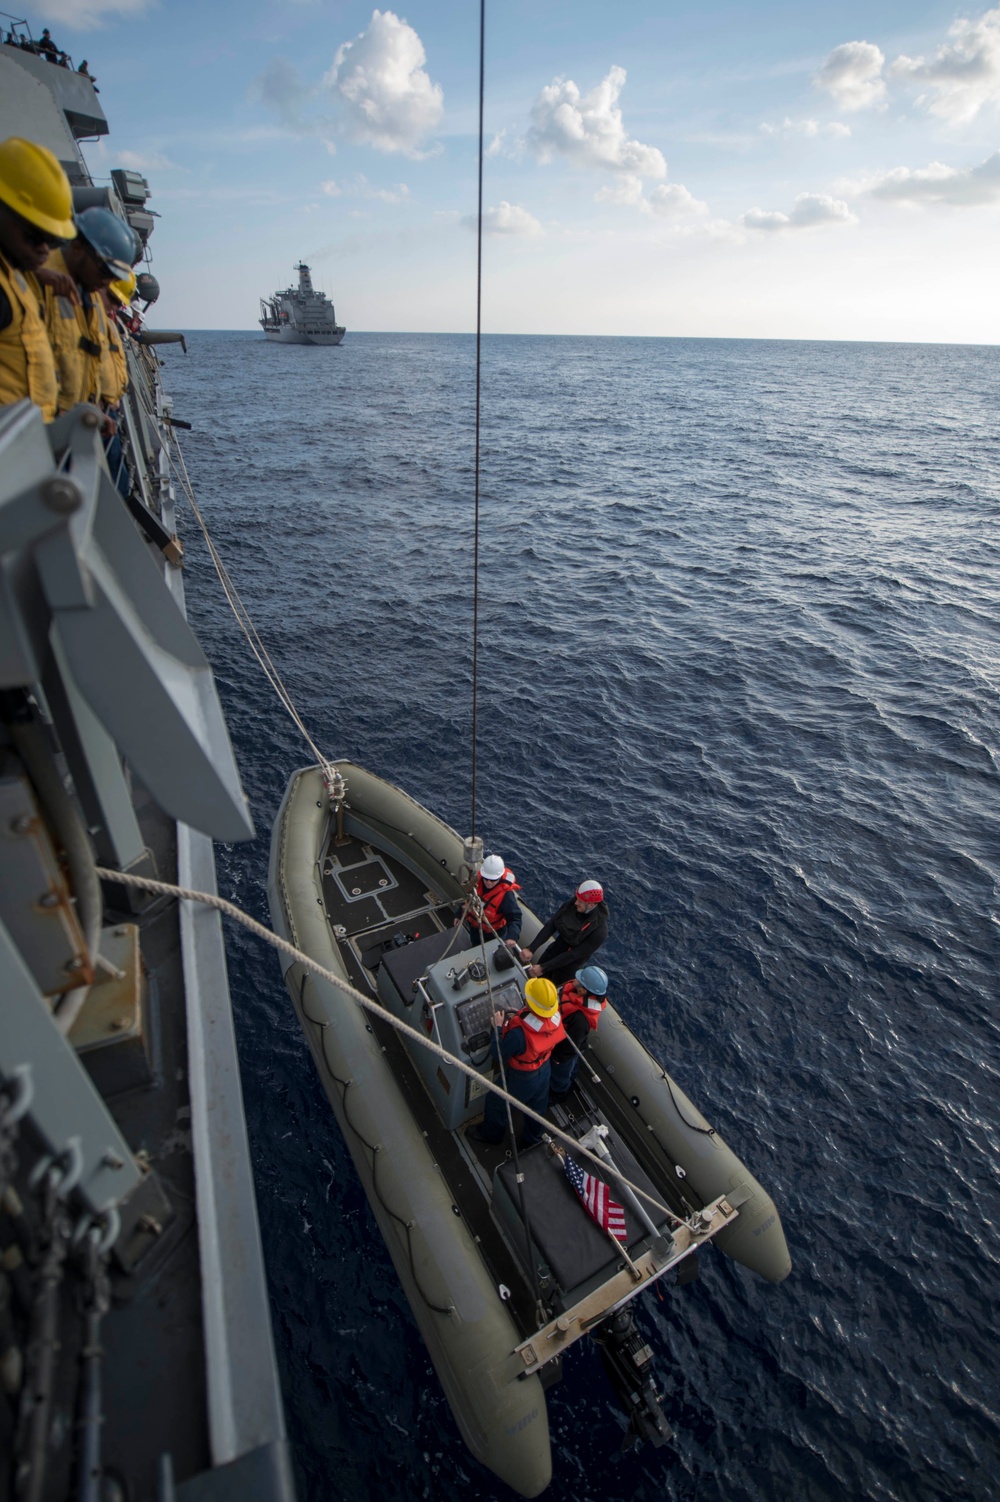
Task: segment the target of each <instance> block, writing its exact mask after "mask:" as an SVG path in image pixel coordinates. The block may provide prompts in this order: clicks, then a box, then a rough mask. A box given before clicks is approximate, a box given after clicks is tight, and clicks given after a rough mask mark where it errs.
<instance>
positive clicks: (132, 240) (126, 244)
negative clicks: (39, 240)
mask: <svg viewBox="0 0 1000 1502" xmlns="http://www.w3.org/2000/svg"><path fill="white" fill-rule="evenodd" d="M76 227H77V229H78V230H79V232H80V234H81V236H82V237H83V239H84V240H86V242H87V244H88V245H89V246H90V248H91V250H93V251H94V253H95V255H98V256H100V258H101V260H102V261H103V262H104V264H105V266H106V267H107V269H108V270H109V271H113V272H114V275H115V281H122V280H124V278H125V277H127V276H128V275H129V274H130V273H131V270H132V262H133V261H134V260H136V258H137V257H138V254H139V241H138V238H137V236H136V233H135V230H134V229H133V228H132V227H131V225H129V224H126V223H125V221H124V220H123V219H119V218H118V215H117V214H113V213H112V212H111V210H110V209H101V208H93V209H84V210H83V212H82V213H80V214H77V216H76Z"/></svg>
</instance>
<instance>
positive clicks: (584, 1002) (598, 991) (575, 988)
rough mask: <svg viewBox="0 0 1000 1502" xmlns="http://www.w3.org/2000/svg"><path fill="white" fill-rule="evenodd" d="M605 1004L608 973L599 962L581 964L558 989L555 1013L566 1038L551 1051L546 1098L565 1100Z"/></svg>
mask: <svg viewBox="0 0 1000 1502" xmlns="http://www.w3.org/2000/svg"><path fill="white" fill-rule="evenodd" d="M607 1004H608V976H607V972H606V971H604V970H602V969H601V967H600V965H584V967H583V969H582V970H578V971H577V972H576V975H575V976H574V977H573V979H572V980H568V981H567V982H566V984H565V985H564V986H563V988H562V990H561V991H560V992H559V1015H560V1017H561V1018H562V1023H563V1027H564V1029H565V1031H566V1040H565V1042H563V1043H560V1044H558V1045H557V1047H556V1048H554V1049H553V1051H552V1079H551V1082H550V1084H549V1100H550V1101H559V1100H565V1099H566V1096H567V1095H568V1094H569V1092H570V1090H571V1088H572V1085H573V1081H574V1080H575V1079H576V1071H577V1070H578V1069H579V1067H580V1054H582V1053H585V1052H586V1050H587V1047H588V1045H589V1043H590V1035H591V1033H596V1031H597V1024H598V1023H599V1022H600V1020H601V1013H602V1012H603V1011H604V1008H605V1007H606V1006H607ZM574 1044H575V1045H576V1047H574V1046H573V1045H574Z"/></svg>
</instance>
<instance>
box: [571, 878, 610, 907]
mask: <svg viewBox="0 0 1000 1502" xmlns="http://www.w3.org/2000/svg"><path fill="white" fill-rule="evenodd" d="M576 896H577V901H578V902H589V903H590V904H591V905H593V904H594V903H596V902H603V901H604V888H603V887H602V886H601V883H600V882H599V881H581V883H580V885H579V886H578V887H577V889H576Z"/></svg>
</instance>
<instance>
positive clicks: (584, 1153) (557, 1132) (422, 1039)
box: [96, 866, 693, 1229]
mask: <svg viewBox="0 0 1000 1502" xmlns="http://www.w3.org/2000/svg"><path fill="white" fill-rule="evenodd" d="M96 870H97V874H98V876H99V877H100V878H101V880H102V881H112V882H117V883H119V884H120V885H122V886H126V887H137V888H138V889H139V890H140V891H143V892H154V893H156V895H157V896H166V897H177V898H180V899H181V900H183V901H185V902H201V903H204V905H205V906H206V907H212V908H215V909H216V911H217V912H220V913H224V914H225V916H226V917H227V918H232V919H233V921H234V922H235V923H240V924H242V926H243V927H244V928H246V929H249V931H250V932H251V933H252V934H256V935H257V937H258V938H259V939H263V940H264V941H265V943H267V944H271V945H273V947H274V948H275V949H278V950H280V951H281V953H282V954H287V955H288V956H289V957H290V958H291V959H293V960H294V961H295V962H296V963H297V964H299V965H302V966H303V967H304V968H305V969H306V970H310V971H311V972H312V973H313V975H318V976H319V977H320V979H321V980H325V981H327V982H329V984H330V985H332V986H334V987H335V989H336V990H338V991H339V992H340V993H341V995H343V996H346V997H347V998H348V999H349V1000H350V1001H354V1002H357V1004H358V1005H359V1006H361V1007H362V1008H363V1009H364V1010H365V1011H366V1012H371V1013H372V1014H373V1015H374V1016H376V1017H378V1018H379V1019H380V1020H381V1021H382V1022H387V1023H388V1024H389V1026H390V1027H394V1028H395V1029H396V1031H397V1032H398V1033H401V1034H402V1035H403V1036H404V1037H406V1038H409V1039H410V1041H411V1042H413V1043H419V1044H420V1046H421V1048H426V1049H427V1050H428V1051H429V1052H430V1053H433V1054H437V1056H438V1058H440V1059H441V1060H442V1061H443V1062H444V1063H446V1064H449V1065H450V1066H451V1067H452V1068H453V1069H458V1070H459V1071H460V1072H461V1073H462V1074H465V1075H468V1077H469V1078H470V1079H472V1080H475V1081H477V1083H478V1084H479V1085H480V1086H482V1087H484V1088H485V1089H487V1090H490V1091H492V1092H493V1094H494V1095H499V1096H500V1098H501V1100H506V1101H507V1102H509V1104H511V1105H513V1106H514V1107H515V1108H516V1109H517V1110H518V1111H520V1112H521V1113H522V1115H524V1116H530V1117H531V1119H532V1121H537V1122H538V1124H539V1125H540V1126H542V1127H544V1128H545V1130H546V1131H547V1132H548V1133H549V1135H550V1136H552V1137H558V1138H561V1139H562V1142H563V1143H564V1145H566V1146H567V1147H571V1148H572V1149H573V1153H574V1155H575V1156H576V1157H578V1158H586V1159H588V1160H589V1161H590V1162H591V1163H592V1164H593V1165H594V1167H595V1168H597V1169H600V1170H601V1171H602V1172H604V1171H606V1168H607V1165H606V1164H605V1163H604V1162H603V1161H602V1159H600V1158H599V1157H597V1155H596V1154H594V1153H592V1152H590V1150H589V1149H588V1148H585V1147H584V1146H583V1145H582V1144H581V1143H579V1142H577V1140H576V1138H575V1137H571V1136H570V1135H569V1134H568V1133H567V1132H564V1131H562V1130H561V1129H560V1128H559V1127H557V1126H554V1125H553V1123H552V1122H551V1121H549V1120H548V1119H547V1117H545V1116H540V1115H539V1113H538V1112H537V1111H533V1110H532V1109H531V1107H530V1106H526V1105H524V1103H523V1102H522V1101H519V1100H517V1099H515V1097H514V1096H512V1095H508V1093H507V1091H506V1090H504V1089H502V1088H501V1086H499V1085H495V1084H494V1083H493V1081H492V1080H489V1079H487V1078H486V1077H485V1076H484V1075H482V1074H480V1073H479V1071H478V1070H476V1069H473V1068H472V1066H471V1065H470V1064H465V1063H463V1062H462V1060H461V1059H458V1058H456V1057H455V1055H454V1054H451V1053H449V1052H448V1050H447V1049H446V1048H442V1047H441V1046H440V1044H438V1043H435V1042H434V1041H433V1039H431V1038H428V1037H426V1036H425V1035H424V1034H423V1033H421V1032H418V1030H417V1029H416V1028H415V1027H411V1026H410V1024H409V1023H408V1022H403V1021H402V1020H401V1019H400V1018H399V1017H394V1016H393V1015H392V1013H391V1012H389V1011H387V1010H386V1009H385V1007H383V1006H382V1005H381V1004H380V1003H379V1002H377V1001H372V999H371V998H370V997H368V996H364V995H363V994H362V993H361V992H360V991H357V990H355V988H354V987H353V986H352V985H351V983H350V982H349V981H346V980H344V978H343V976H341V975H338V974H337V973H336V971H334V970H328V969H327V968H326V966H325V965H321V964H320V963H319V961H318V960H314V959H312V958H311V956H310V955H308V954H306V953H305V952H304V951H303V950H301V949H297V948H296V947H295V945H294V944H290V943H289V941H288V940H287V939H283V938H281V936H280V935H279V934H276V933H272V932H271V930H270V929H269V928H265V927H264V924H263V923H258V922H257V920H256V918H251V917H250V914H249V913H245V912H244V911H243V909H242V908H240V907H237V906H236V904H235V903H234V902H228V901H227V900H226V898H225V897H219V896H218V895H217V894H216V893H215V892H198V891H195V890H194V889H193V888H190V887H178V886H174V884H173V883H172V882H168V881H154V880H153V878H152V877H149V876H134V875H133V874H132V873H131V872H125V871H111V870H108V869H107V867H105V866H98V867H97V868H96ZM616 1172H617V1170H616ZM618 1177H619V1178H620V1179H621V1182H622V1183H623V1184H627V1185H628V1187H629V1189H631V1190H632V1192H633V1193H634V1194H638V1195H640V1196H641V1197H642V1198H643V1199H644V1200H646V1201H647V1202H648V1203H649V1204H650V1205H652V1206H653V1208H654V1209H655V1210H657V1211H659V1213H660V1214H661V1215H665V1216H666V1217H667V1218H668V1219H669V1220H670V1221H672V1222H673V1224H674V1225H675V1226H684V1225H687V1226H688V1227H689V1229H693V1224H691V1225H689V1223H688V1222H687V1221H685V1220H683V1219H682V1218H681V1217H680V1216H679V1215H675V1214H674V1212H673V1210H671V1209H670V1208H669V1207H668V1206H667V1205H664V1204H661V1203H660V1201H659V1200H658V1199H657V1198H656V1196H655V1195H653V1194H650V1193H649V1191H648V1190H646V1189H643V1188H642V1187H641V1186H640V1185H639V1184H633V1183H632V1182H631V1180H630V1179H627V1178H625V1176H624V1174H622V1173H618Z"/></svg>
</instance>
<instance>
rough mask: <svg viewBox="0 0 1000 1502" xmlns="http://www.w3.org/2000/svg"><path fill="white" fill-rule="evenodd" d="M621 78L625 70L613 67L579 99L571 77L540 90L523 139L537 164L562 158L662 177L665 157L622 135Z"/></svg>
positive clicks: (555, 81) (613, 169)
mask: <svg viewBox="0 0 1000 1502" xmlns="http://www.w3.org/2000/svg"><path fill="white" fill-rule="evenodd" d="M625 77H626V74H625V69H624V68H618V67H614V68H611V69H610V71H609V72H608V74H607V76H606V77H605V78H602V79H601V82H600V83H599V84H597V85H596V86H595V87H594V88H593V89H591V91H590V93H589V94H581V93H580V90H579V89H578V88H577V86H576V84H575V83H574V82H573V80H572V79H569V78H566V79H563V78H557V79H555V80H554V81H553V82H552V83H550V84H548V85H547V86H546V87H545V88H544V89H542V91H541V93H540V94H539V96H538V98H537V99H536V100H535V102H534V104H533V105H532V107H531V128H530V129H529V131H528V135H527V144H528V146H529V147H530V148H531V150H532V151H533V152H534V153H535V155H536V156H537V157H538V159H539V161H541V162H550V161H552V159H553V158H554V157H556V156H565V157H568V158H569V160H570V161H573V162H576V163H577V164H578V165H579V166H581V167H597V168H601V169H604V170H606V171H610V172H620V173H622V174H624V175H625V176H627V177H632V178H636V177H638V178H642V177H652V178H661V177H666V175H667V164H666V162H665V161H664V158H663V153H662V152H661V151H659V150H657V148H656V147H655V146H646V145H644V144H643V143H642V142H641V141H635V140H632V139H630V137H629V136H628V133H627V132H626V130H625V122H624V120H623V119H622V112H621V110H620V109H619V107H618V97H619V95H620V94H621V91H622V88H623V87H624V84H625Z"/></svg>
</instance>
